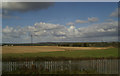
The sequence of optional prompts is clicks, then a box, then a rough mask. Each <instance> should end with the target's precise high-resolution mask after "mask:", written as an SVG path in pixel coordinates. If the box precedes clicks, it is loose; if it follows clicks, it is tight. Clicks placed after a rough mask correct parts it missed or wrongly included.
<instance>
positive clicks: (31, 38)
mask: <svg viewBox="0 0 120 76" xmlns="http://www.w3.org/2000/svg"><path fill="white" fill-rule="evenodd" d="M32 44H33V35H32V34H31V45H32Z"/></svg>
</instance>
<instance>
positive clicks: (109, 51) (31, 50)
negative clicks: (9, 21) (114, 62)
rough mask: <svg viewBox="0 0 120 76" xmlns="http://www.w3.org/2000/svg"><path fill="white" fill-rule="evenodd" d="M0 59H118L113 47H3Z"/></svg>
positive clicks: (116, 49) (116, 51)
mask: <svg viewBox="0 0 120 76" xmlns="http://www.w3.org/2000/svg"><path fill="white" fill-rule="evenodd" d="M2 53H3V54H2V57H3V58H6V57H15V58H17V57H19V58H20V57H21V58H23V57H72V58H80V57H81V58H83V57H94V58H101V57H118V48H113V47H58V46H3V47H2Z"/></svg>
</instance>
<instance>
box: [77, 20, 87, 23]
mask: <svg viewBox="0 0 120 76" xmlns="http://www.w3.org/2000/svg"><path fill="white" fill-rule="evenodd" d="M75 22H76V23H88V21H84V20H76V21H75Z"/></svg>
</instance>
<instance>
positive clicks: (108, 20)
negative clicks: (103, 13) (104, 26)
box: [105, 19, 114, 22]
mask: <svg viewBox="0 0 120 76" xmlns="http://www.w3.org/2000/svg"><path fill="white" fill-rule="evenodd" d="M105 21H107V22H112V21H114V20H113V19H106V20H105Z"/></svg>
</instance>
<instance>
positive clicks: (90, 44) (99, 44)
mask: <svg viewBox="0 0 120 76" xmlns="http://www.w3.org/2000/svg"><path fill="white" fill-rule="evenodd" d="M118 44H119V42H44V43H32V44H31V43H22V44H20V43H19V44H10V43H9V44H8V43H7V44H6V43H3V44H2V46H67V47H109V46H112V47H118Z"/></svg>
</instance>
